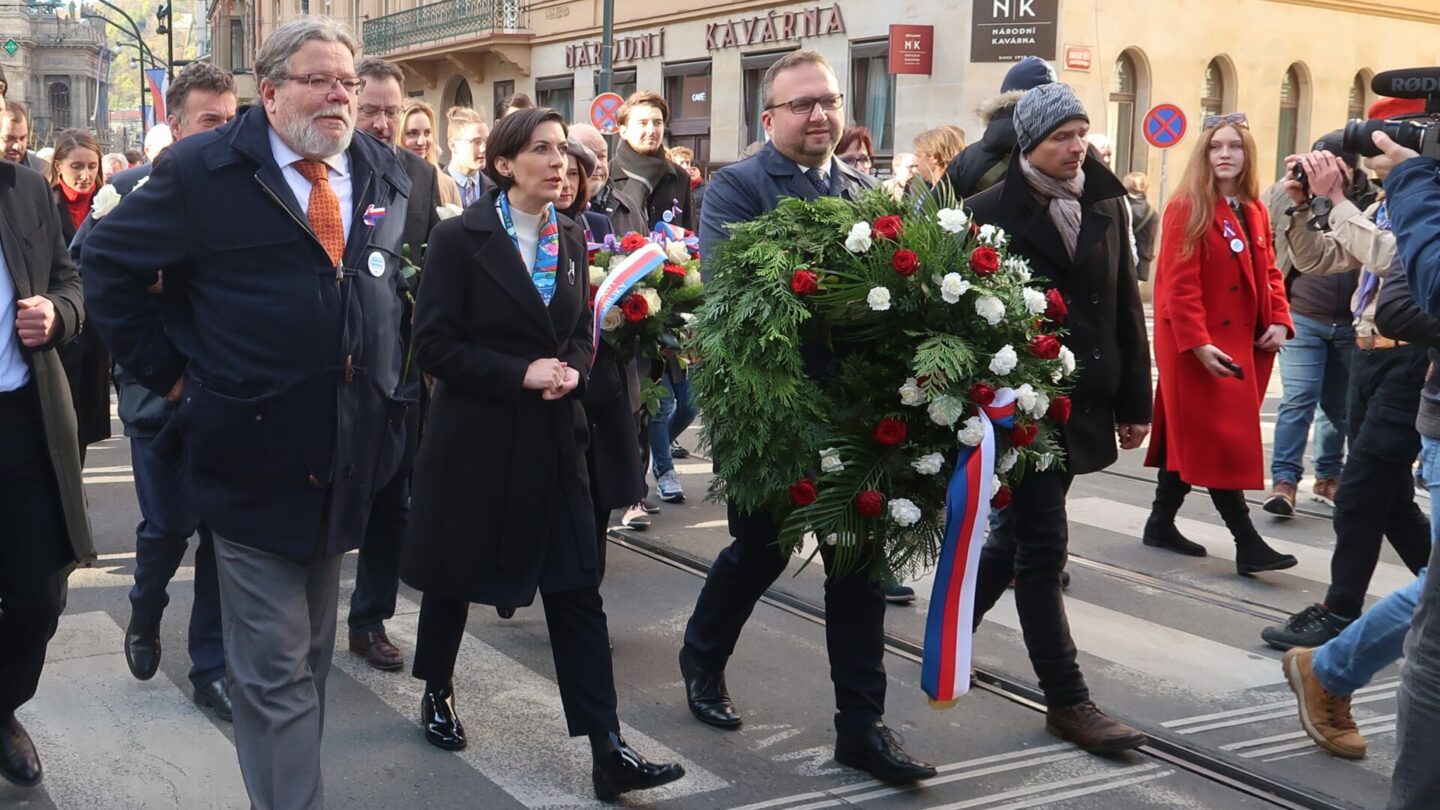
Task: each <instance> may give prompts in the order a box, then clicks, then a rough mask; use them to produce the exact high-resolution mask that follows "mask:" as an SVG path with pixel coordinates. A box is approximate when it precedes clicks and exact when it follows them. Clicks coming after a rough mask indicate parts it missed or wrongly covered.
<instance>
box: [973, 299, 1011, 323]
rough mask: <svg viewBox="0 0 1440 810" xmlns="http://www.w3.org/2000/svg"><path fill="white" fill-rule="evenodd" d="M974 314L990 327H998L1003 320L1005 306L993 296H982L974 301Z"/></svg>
mask: <svg viewBox="0 0 1440 810" xmlns="http://www.w3.org/2000/svg"><path fill="white" fill-rule="evenodd" d="M975 314H976V315H979V316H980V317H982V318H984V319H985V322H986V323H988V324H990V325H991V326H998V325H999V324H1000V322H1001V321H1003V320H1005V305H1004V304H1003V303H1001V302H1000V299H999V298H996V297H995V296H993V295H982V296H980V297H979V298H978V299H976V301H975Z"/></svg>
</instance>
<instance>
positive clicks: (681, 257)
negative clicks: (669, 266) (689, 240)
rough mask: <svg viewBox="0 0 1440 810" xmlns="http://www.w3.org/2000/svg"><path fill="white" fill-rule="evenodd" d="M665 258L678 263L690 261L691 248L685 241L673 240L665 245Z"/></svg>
mask: <svg viewBox="0 0 1440 810" xmlns="http://www.w3.org/2000/svg"><path fill="white" fill-rule="evenodd" d="M665 258H667V259H669V260H670V261H672V262H674V263H676V264H684V263H686V262H688V261H690V248H688V247H686V246H685V243H684V242H671V243H670V244H668V245H666V246H665Z"/></svg>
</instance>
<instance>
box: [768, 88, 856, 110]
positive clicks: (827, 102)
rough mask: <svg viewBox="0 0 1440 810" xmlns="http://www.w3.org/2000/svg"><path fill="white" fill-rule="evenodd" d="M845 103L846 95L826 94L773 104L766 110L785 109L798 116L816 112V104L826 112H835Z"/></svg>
mask: <svg viewBox="0 0 1440 810" xmlns="http://www.w3.org/2000/svg"><path fill="white" fill-rule="evenodd" d="M844 103H845V94H844V93H826V94H825V95H823V96H801V97H800V98H792V99H790V100H789V101H782V102H780V103H779V104H771V105H770V106H769V107H766V108H765V109H767V110H773V109H775V108H777V107H785V108H787V109H789V110H790V112H792V113H794V114H796V115H809V114H810V113H811V112H813V111H814V110H815V105H816V104H819V105H820V109H822V110H825V111H826V112H834V111H836V110H838V109H840V105H842V104H844Z"/></svg>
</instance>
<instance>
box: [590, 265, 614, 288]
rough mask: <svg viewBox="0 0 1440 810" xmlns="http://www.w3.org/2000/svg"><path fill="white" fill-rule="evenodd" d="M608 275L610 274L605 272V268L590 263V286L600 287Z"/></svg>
mask: <svg viewBox="0 0 1440 810" xmlns="http://www.w3.org/2000/svg"><path fill="white" fill-rule="evenodd" d="M608 275H610V274H609V273H607V272H605V270H604V268H601V267H596V266H595V265H593V264H592V265H590V286H591V287H599V286H600V284H601V282H603V281H605V277H606V276H608Z"/></svg>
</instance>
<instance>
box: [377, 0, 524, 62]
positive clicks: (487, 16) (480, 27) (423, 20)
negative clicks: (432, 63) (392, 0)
mask: <svg viewBox="0 0 1440 810" xmlns="http://www.w3.org/2000/svg"><path fill="white" fill-rule="evenodd" d="M529 28H530V12H529V10H528V9H526V8H525V7H524V6H522V5H521V0H440V2H438V3H428V4H426V5H422V6H416V7H415V8H412V9H406V10H405V11H398V12H396V13H394V14H386V15H385V16H384V17H378V18H376V19H373V20H366V21H365V31H364V36H365V52H366V53H368V54H373V55H381V54H392V53H395V52H397V51H403V50H408V49H410V48H414V47H418V46H423V45H433V44H438V43H443V42H446V41H450V40H456V39H469V38H473V37H476V36H479V35H481V34H485V33H492V32H499V33H511V32H516V33H528V31H529Z"/></svg>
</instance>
